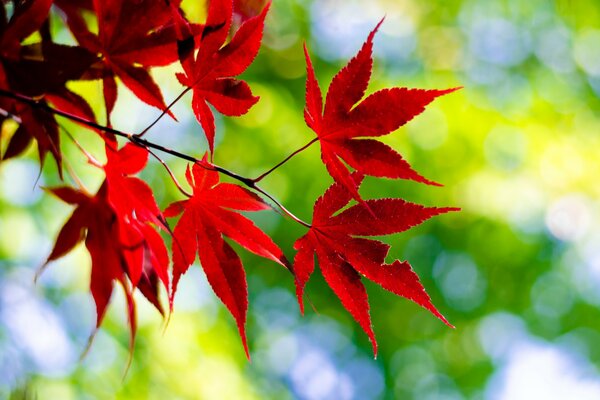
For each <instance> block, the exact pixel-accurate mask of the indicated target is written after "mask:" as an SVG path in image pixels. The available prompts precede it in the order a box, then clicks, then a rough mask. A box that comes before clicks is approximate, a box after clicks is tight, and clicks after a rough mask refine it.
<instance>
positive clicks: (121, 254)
mask: <svg viewBox="0 0 600 400" xmlns="http://www.w3.org/2000/svg"><path fill="white" fill-rule="evenodd" d="M106 148H107V150H106V152H107V159H108V161H107V163H106V165H105V166H104V171H105V172H106V179H105V181H104V182H103V183H102V185H101V187H100V189H99V190H98V192H97V193H96V195H94V196H92V195H90V194H88V193H87V192H86V191H85V190H75V189H73V188H69V187H65V186H63V187H58V188H53V189H47V190H48V191H49V192H50V193H52V194H54V195H55V196H57V197H58V198H60V199H61V200H63V201H64V202H66V203H68V204H72V205H76V206H77V207H76V209H75V210H74V211H73V213H72V214H71V217H70V218H69V219H68V220H67V222H66V223H65V224H64V226H63V227H62V229H61V230H60V232H59V234H58V237H57V239H56V243H55V245H54V248H53V249H52V252H51V253H50V255H49V256H48V259H47V260H46V263H45V264H44V266H42V269H41V270H40V272H41V271H42V270H43V268H45V266H46V265H47V264H48V263H50V262H51V261H54V260H56V259H58V258H60V257H62V256H64V255H65V254H67V253H68V252H69V251H71V250H72V249H73V248H74V247H75V246H76V245H77V244H78V243H79V242H81V241H83V240H85V245H86V247H87V249H88V251H89V253H90V256H91V259H92V273H91V278H90V288H91V292H92V297H93V298H94V301H95V303H96V311H97V319H96V326H97V327H99V326H100V325H101V323H102V320H103V318H104V314H105V311H106V307H107V306H108V303H109V302H110V298H111V295H112V291H113V283H114V282H115V281H117V282H119V283H120V284H121V285H122V286H123V288H124V290H125V294H126V296H127V303H128V310H129V324H130V331H131V342H130V345H131V346H133V341H134V339H135V331H136V322H135V302H134V299H133V288H135V287H137V288H139V289H140V291H141V292H142V294H143V295H144V296H145V297H146V298H147V299H148V300H149V301H150V302H151V303H152V304H153V305H154V306H155V307H156V308H157V309H158V311H159V312H160V313H161V314H163V313H164V311H163V309H162V305H161V304H160V301H159V284H158V283H159V282H162V284H163V285H164V286H165V288H166V289H167V292H168V289H169V276H168V266H169V256H168V253H167V249H166V247H165V245H164V242H163V240H162V238H161V236H160V234H159V233H158V232H157V231H156V230H155V227H160V226H161V224H162V223H163V222H162V221H163V220H162V219H161V218H162V217H161V213H160V209H159V208H158V206H157V205H156V202H155V200H154V196H153V195H152V191H151V189H150V188H149V187H148V185H147V184H146V183H144V182H143V181H141V180H140V179H139V178H136V177H133V176H131V175H132V174H135V173H137V172H139V171H140V170H141V169H143V168H144V166H145V165H146V162H147V159H148V152H147V150H146V149H144V148H142V147H139V146H136V145H133V144H131V143H129V144H126V145H125V146H123V148H122V149H119V150H117V149H116V141H110V140H109V141H108V142H107V143H106Z"/></svg>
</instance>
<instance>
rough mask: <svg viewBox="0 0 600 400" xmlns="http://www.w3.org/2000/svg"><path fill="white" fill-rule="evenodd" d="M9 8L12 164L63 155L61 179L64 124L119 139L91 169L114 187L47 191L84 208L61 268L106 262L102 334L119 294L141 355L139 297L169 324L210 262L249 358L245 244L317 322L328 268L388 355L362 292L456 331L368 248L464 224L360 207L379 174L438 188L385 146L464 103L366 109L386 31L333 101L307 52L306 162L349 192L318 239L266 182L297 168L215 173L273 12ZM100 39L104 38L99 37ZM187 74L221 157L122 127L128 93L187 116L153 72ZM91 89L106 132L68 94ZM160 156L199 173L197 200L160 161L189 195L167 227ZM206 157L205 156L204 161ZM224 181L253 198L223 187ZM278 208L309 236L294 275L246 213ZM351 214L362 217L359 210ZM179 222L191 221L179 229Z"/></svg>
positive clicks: (0, 25) (98, 0)
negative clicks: (188, 277) (86, 84)
mask: <svg viewBox="0 0 600 400" xmlns="http://www.w3.org/2000/svg"><path fill="white" fill-rule="evenodd" d="M7 3H8V2H7V1H3V2H1V3H0V45H1V47H0V123H3V122H4V121H5V120H7V119H12V120H14V121H16V122H17V123H18V124H19V126H18V128H17V129H16V130H15V132H14V133H13V134H12V136H11V137H10V139H9V140H8V141H7V143H6V145H5V146H4V148H5V150H4V152H3V154H2V158H3V159H7V158H11V157H15V156H17V155H19V154H21V153H23V152H24V151H25V150H26V149H27V147H28V146H29V144H30V143H31V142H32V141H35V142H36V143H37V148H38V153H39V158H40V162H41V164H42V165H43V163H44V159H45V157H46V156H47V155H48V154H50V155H51V156H52V157H53V158H54V159H55V161H56V163H57V165H58V169H59V174H60V176H61V178H62V160H63V155H62V153H61V151H60V137H61V134H60V130H59V128H60V125H59V122H58V120H57V116H61V117H65V118H67V119H70V120H72V121H75V122H77V123H79V124H81V125H83V126H86V127H88V128H91V129H92V130H93V131H94V132H96V133H97V134H99V136H100V137H101V138H102V140H103V141H104V147H105V152H106V160H107V161H106V163H105V164H104V165H102V164H100V163H99V162H97V161H95V158H94V157H93V156H92V155H91V154H90V152H88V151H87V150H86V149H83V148H82V147H81V150H82V152H83V153H84V154H85V155H86V157H88V160H89V161H90V163H91V164H93V165H95V166H96V167H98V168H101V169H102V171H103V173H104V174H105V179H104V181H103V183H102V184H101V186H100V188H99V189H98V190H97V192H96V193H95V194H90V193H89V192H88V191H87V190H86V189H84V188H83V185H82V184H80V183H79V179H78V178H77V177H75V176H72V177H73V180H74V181H75V182H76V183H77V186H78V188H73V187H69V186H67V185H64V186H60V187H57V188H52V189H47V190H48V192H50V193H52V194H53V195H55V196H56V197H58V198H59V199H61V200H62V201H64V202H66V203H68V204H70V205H72V206H74V207H75V209H74V211H73V213H72V214H71V216H70V217H69V219H68V220H67V222H66V223H65V224H64V226H63V227H62V229H61V230H60V232H59V234H58V237H57V239H56V243H55V245H54V248H53V250H52V252H51V254H50V255H49V257H48V259H47V263H48V262H51V261H54V260H56V259H58V258H60V257H62V256H63V255H65V254H66V253H68V252H69V251H70V250H71V249H73V248H74V247H75V246H76V245H77V244H78V243H81V242H83V243H85V246H86V248H87V250H88V252H89V254H90V257H91V278H90V290H91V294H92V297H93V299H94V301H95V304H96V309H97V326H100V324H101V322H102V320H103V317H104V315H105V313H106V309H107V306H108V304H109V302H110V298H111V295H112V292H113V288H114V284H115V282H116V283H118V284H119V285H121V286H122V287H123V289H124V291H125V294H126V297H127V304H128V315H129V323H130V330H131V346H133V340H134V337H135V331H136V322H135V321H136V319H135V302H134V297H133V294H134V292H135V291H136V290H139V291H140V292H141V293H142V294H143V295H144V296H145V297H146V298H147V299H148V300H149V301H150V302H151V303H152V304H153V305H154V306H155V307H156V308H157V309H158V311H159V312H160V313H164V312H165V311H164V310H163V307H162V305H161V300H160V298H161V292H166V294H167V296H168V299H169V303H170V307H169V310H168V311H169V312H172V309H173V300H174V296H175V294H176V291H177V285H178V282H179V280H180V279H181V276H182V275H183V274H184V273H185V272H186V271H187V270H188V268H189V267H190V266H191V265H192V264H193V263H194V262H195V260H196V257H197V258H198V259H199V261H200V264H201V266H202V268H203V270H204V272H205V274H206V276H207V279H208V282H209V283H210V285H211V287H212V288H213V290H214V292H215V294H216V295H217V296H218V297H219V298H220V299H221V301H222V302H223V304H224V305H225V307H227V309H228V310H229V311H230V313H231V314H232V315H233V317H234V319H235V321H236V324H237V327H238V330H239V332H240V336H241V338H242V343H243V346H244V349H245V351H246V353H248V345H247V340H246V332H245V325H246V320H247V311H248V286H247V282H246V273H245V270H244V267H243V265H242V261H241V259H240V257H239V255H238V254H237V253H236V251H235V250H234V248H233V247H232V245H231V244H230V242H235V243H237V245H239V246H241V247H242V248H243V249H245V250H247V251H249V252H251V253H254V254H255V255H258V256H260V257H262V258H265V259H267V260H270V261H272V262H275V263H278V264H280V265H282V266H284V267H286V268H287V269H288V270H289V271H291V272H292V273H293V275H294V280H295V284H296V292H297V296H298V301H299V303H300V308H301V310H302V312H303V311H304V307H303V293H304V291H305V286H306V284H307V282H308V280H309V278H310V276H311V275H312V273H313V272H314V270H315V265H316V264H315V256H316V261H317V262H318V266H319V269H320V270H321V272H322V274H323V276H324V278H325V281H326V282H327V283H328V284H329V286H330V287H331V288H332V290H333V292H334V293H335V294H336V296H337V297H338V298H339V299H340V301H341V302H342V305H343V306H344V308H346V309H347V310H348V311H349V312H350V314H351V315H352V316H353V317H354V319H355V320H356V321H357V322H358V323H359V325H360V326H361V327H362V329H363V330H364V331H365V332H366V333H367V335H368V336H369V338H370V339H371V342H372V344H373V351H374V352H375V353H376V351H377V347H376V342H375V335H374V332H373V329H372V326H371V319H370V315H369V302H368V298H367V293H366V290H365V287H364V286H363V283H362V278H366V279H368V280H371V281H373V282H375V283H377V284H378V285H380V286H381V287H383V288H384V289H386V290H388V291H390V292H392V293H394V294H396V295H398V296H402V297H405V298H407V299H409V300H412V301H413V302H415V303H417V304H419V305H421V306H422V307H424V308H426V309H427V310H429V311H430V312H431V313H433V314H434V315H435V316H436V317H438V318H439V319H441V320H442V321H443V322H444V323H446V324H448V325H449V323H448V321H447V320H446V319H445V318H444V317H443V316H442V315H441V314H440V313H439V312H438V311H437V309H436V308H435V307H434V305H433V304H432V302H431V300H430V298H429V296H428V295H427V293H426V292H425V289H424V288H423V286H422V285H421V283H420V281H419V278H418V276H417V275H416V274H415V273H414V272H413V270H412V269H411V267H410V265H409V264H408V263H407V262H404V261H399V260H393V261H392V262H388V261H387V260H386V258H387V254H388V251H389V245H388V244H385V243H383V242H381V241H378V240H375V239H372V238H368V237H371V236H384V235H391V234H395V233H399V232H403V231H405V230H408V229H410V228H411V227H413V226H415V225H418V224H420V223H422V222H424V221H425V220H427V219H429V218H431V217H433V216H435V215H439V214H442V213H446V212H449V211H455V210H456V209H455V208H435V207H424V206H421V205H417V204H413V203H409V202H406V201H404V200H402V199H399V198H383V199H363V198H362V196H361V195H360V193H359V189H360V185H361V182H362V181H363V178H364V176H365V175H370V176H373V177H380V178H392V179H398V178H399V179H410V180H413V181H416V182H420V183H425V184H434V185H436V184H435V183H434V182H432V181H431V180H429V179H426V178H424V177H423V176H422V175H420V174H419V173H417V172H416V171H415V170H414V169H413V168H412V167H411V166H410V165H409V164H408V162H407V161H406V160H404V159H403V158H402V156H401V155H400V154H398V153H397V152H396V151H395V150H394V149H392V148H391V147H389V146H388V145H385V144H383V143H382V142H380V141H378V140H376V138H377V137H380V136H384V135H388V134H390V133H392V132H393V131H395V130H396V129H398V128H399V127H400V126H402V125H404V124H405V123H407V122H408V121H410V120H411V119H412V118H414V117H415V116H416V115H418V114H420V113H421V112H423V111H424V109H425V107H426V106H427V105H428V104H429V103H430V102H432V101H433V100H434V99H436V98H437V97H439V96H441V95H444V94H447V93H450V92H452V91H454V90H455V89H447V90H422V89H407V88H403V87H394V88H388V89H383V90H379V91H377V92H375V93H372V94H370V95H367V96H365V93H366V90H367V87H368V84H369V80H370V77H371V71H372V66H373V56H372V50H373V39H374V37H375V34H376V32H377V30H378V28H379V26H380V25H381V23H382V22H383V21H382V22H380V23H379V24H378V25H377V26H376V27H375V29H374V30H373V31H372V32H371V33H370V34H369V36H368V38H367V40H366V41H365V43H364V44H363V46H362V48H361V49H360V50H359V52H358V53H357V55H356V56H355V57H354V58H352V59H351V60H350V62H349V63H348V64H347V65H346V66H345V67H344V68H342V69H341V71H340V72H339V73H337V74H336V75H335V77H334V78H333V80H332V82H331V84H330V86H329V88H328V90H327V94H326V97H325V100H323V96H322V93H321V89H320V87H319V84H318V82H317V79H316V73H315V70H314V68H313V65H312V61H311V58H310V56H309V53H308V49H307V48H306V46H305V48H304V53H305V57H306V64H307V80H306V107H305V109H304V118H305V121H306V123H307V125H308V127H309V128H310V129H311V130H312V131H314V133H315V134H316V137H315V139H314V140H313V141H312V142H311V143H309V144H308V145H307V146H305V147H303V148H301V149H299V150H297V151H295V152H294V153H292V156H293V155H295V154H297V153H299V152H301V151H302V150H304V149H305V148H306V147H308V146H309V145H310V144H312V143H314V142H317V141H318V142H319V143H320V146H321V159H322V161H323V164H324V167H325V168H326V170H327V171H328V172H329V174H330V175H331V177H332V178H333V180H334V184H333V185H332V186H331V187H330V188H329V189H327V191H326V192H325V193H324V194H323V195H322V196H321V197H320V198H319V199H318V200H317V201H316V203H315V204H314V212H313V220H312V224H310V225H309V224H308V223H306V222H304V221H302V220H300V219H299V218H297V217H296V216H295V215H293V214H292V213H291V212H290V211H289V210H287V209H286V208H285V207H284V206H283V205H282V204H280V203H279V202H278V201H277V200H276V199H275V198H274V197H273V196H271V195H270V194H268V193H267V192H265V191H264V190H263V189H261V188H260V186H258V182H259V181H260V180H262V179H263V178H264V177H266V176H267V175H269V174H270V173H271V172H273V171H274V170H275V169H277V168H278V167H280V166H281V165H283V164H284V163H285V162H286V161H287V160H288V159H289V158H291V156H290V157H288V158H286V159H285V160H284V161H283V162H281V163H280V164H278V165H277V166H276V167H274V168H272V169H271V170H269V171H267V172H265V173H264V174H262V175H260V176H259V177H258V178H255V179H250V178H246V177H243V176H241V175H239V174H237V173H234V172H232V171H229V170H227V169H225V168H223V167H221V166H218V165H216V164H213V163H212V160H213V154H214V151H215V134H216V128H215V122H214V115H213V110H212V109H211V106H212V107H213V108H214V109H216V110H217V111H218V112H220V113H221V114H224V115H226V116H240V115H243V114H245V113H247V112H248V110H249V109H250V108H251V107H252V106H253V105H254V104H256V103H257V102H258V101H259V98H258V97H257V96H255V95H254V94H253V93H252V90H251V88H250V85H249V84H248V83H247V82H245V81H243V80H240V79H239V75H240V74H242V73H243V72H244V71H245V70H246V69H247V68H248V67H249V66H250V64H251V63H252V62H253V60H254V59H255V57H256V56H257V54H258V51H259V49H260V46H261V40H262V36H263V28H264V24H265V18H266V16H267V13H268V10H269V7H270V3H266V2H265V1H264V0H235V1H233V0H210V1H209V3H208V9H207V17H206V20H205V21H201V23H197V22H192V21H189V20H188V19H187V18H186V16H185V13H184V12H183V9H182V8H181V3H182V1H181V0H54V1H52V0H28V1H13V2H12V7H11V8H9V7H6V4H7ZM53 4H54V6H55V7H54V8H53V10H54V11H52V12H51V6H52V5H53ZM7 10H12V12H11V13H9V12H7ZM9 14H10V18H9V17H8V15H9ZM54 18H57V19H59V20H62V21H63V22H64V24H65V26H66V27H67V28H68V29H69V31H70V32H71V34H72V35H73V37H74V38H75V40H76V42H77V45H72V46H68V45H64V44H57V43H55V42H54V41H53V40H52V35H51V30H50V28H49V27H50V19H54ZM94 25H97V29H93V28H92V26H94ZM34 33H37V34H38V35H39V41H37V42H35V43H32V42H34V41H33V40H28V42H27V43H29V44H23V43H24V40H25V39H28V38H30V37H31V35H32V34H34ZM176 62H177V63H179V64H180V66H181V69H182V72H179V73H177V74H176V78H177V79H178V80H179V82H180V83H181V84H182V85H183V86H184V89H183V92H182V93H181V94H180V95H179V96H178V98H177V99H176V100H175V102H176V101H178V100H179V99H180V98H181V97H182V96H183V95H184V94H185V93H186V92H188V91H191V92H192V94H193V95H192V102H191V106H192V110H193V112H194V115H195V116H196V119H197V120H198V122H199V124H200V126H202V128H203V130H204V135H205V137H206V140H207V143H208V151H209V156H207V155H206V154H205V155H204V157H203V158H202V159H200V158H197V156H194V155H188V154H184V153H180V152H178V151H176V150H172V149H168V148H165V147H163V146H161V145H158V144H156V143H154V142H151V141H148V140H146V139H144V138H142V136H143V134H145V133H146V131H147V130H148V129H150V128H151V127H152V126H153V125H154V124H151V125H150V126H149V127H148V128H147V129H145V130H144V131H143V132H142V133H141V134H138V135H132V134H129V133H125V132H122V131H119V130H117V129H115V128H113V127H112V126H111V122H110V115H111V112H112V111H113V109H114V107H115V103H116V100H117V79H118V80H120V81H121V82H122V84H123V85H124V86H125V87H127V88H128V89H129V90H131V91H132V92H133V93H134V94H135V95H136V96H137V97H138V98H139V99H140V100H141V101H143V102H145V103H147V104H148V105H150V106H153V107H156V108H158V109H160V110H161V115H160V116H159V117H158V119H160V118H161V117H162V116H163V115H165V114H169V115H171V116H173V115H172V114H171V111H170V106H167V105H166V104H165V101H164V99H163V96H162V93H161V89H160V87H159V85H158V84H157V83H156V81H155V80H154V79H153V78H152V75H151V69H152V68H154V67H158V66H166V65H170V64H173V63H176ZM77 80H99V81H102V84H103V99H104V110H105V114H106V118H105V119H106V124H105V125H101V124H99V123H98V122H96V117H95V115H94V113H93V112H92V108H91V107H90V105H89V104H88V102H87V101H88V100H87V99H85V98H83V97H82V96H80V95H78V94H76V93H75V92H74V91H72V90H70V89H69V88H68V87H67V84H68V82H70V81H77ZM158 119H157V120H158ZM117 136H119V137H122V138H124V139H125V140H126V144H124V145H119V144H118V142H117V139H116V138H117ZM72 139H73V140H74V141H75V143H76V144H77V145H78V146H80V145H79V144H78V143H77V141H76V140H75V139H74V138H72ZM2 140H4V137H3V138H2ZM199 147H200V146H199ZM151 150H157V151H161V152H166V153H169V154H171V155H174V156H177V157H180V158H182V159H185V160H187V161H189V162H191V164H190V165H189V166H188V168H187V170H186V174H185V177H186V180H187V183H188V185H189V187H190V188H191V193H189V192H188V191H187V190H186V189H185V188H184V187H183V186H182V185H180V184H179V182H178V181H177V178H176V177H175V175H174V174H173V173H172V171H171V170H170V169H169V167H168V166H167V165H166V163H164V161H162V160H161V159H160V158H159V161H161V162H162V163H163V165H165V167H166V169H167V171H168V172H169V174H170V175H171V177H172V178H173V182H174V184H175V185H176V186H177V188H178V189H179V190H180V191H181V192H182V194H183V195H184V196H186V198H185V199H183V200H179V201H175V202H174V203H172V204H171V205H169V206H168V207H167V208H166V210H165V212H164V213H162V212H161V209H160V208H159V206H158V204H157V202H156V200H155V197H154V194H153V191H152V188H151V187H150V186H148V184H146V183H145V182H144V181H143V180H141V179H140V178H138V177H136V174H138V173H140V172H141V171H142V170H143V169H144V168H145V166H146V164H147V162H148V156H149V154H152V155H153V156H155V157H156V158H158V156H156V154H154V152H152V151H151ZM194 153H195V154H202V151H201V150H200V149H197V151H195V152H194ZM70 174H71V175H72V172H70ZM221 175H226V176H228V177H230V178H233V179H235V180H237V181H238V182H239V183H240V184H239V185H238V184H233V183H228V182H221V179H220V176H221ZM242 184H243V185H245V186H246V187H242V186H241V185H242ZM263 197H264V198H266V199H268V200H270V201H271V202H272V203H274V204H275V205H276V206H277V207H278V208H280V209H281V211H282V212H283V213H284V214H287V215H288V216H290V217H291V218H292V219H293V220H294V221H296V222H299V223H301V224H302V225H304V226H305V227H307V228H308V232H307V233H306V234H305V235H304V236H302V237H301V238H300V239H298V240H297V241H296V243H295V245H294V248H295V249H296V250H297V253H296V254H295V257H294V261H293V263H292V264H290V263H289V262H288V260H287V258H286V256H285V254H284V252H283V251H282V250H281V249H280V248H279V246H278V245H277V244H276V243H275V242H274V241H273V240H272V239H271V237H270V236H269V235H267V233H265V232H264V231H263V230H261V229H260V228H259V227H258V226H257V225H256V224H255V223H254V222H253V221H252V220H251V219H249V218H248V217H247V216H246V215H245V213H250V212H255V211H262V210H269V209H271V207H270V206H269V205H268V204H267V203H266V202H265V200H264V199H263ZM352 201H355V203H353V204H351V205H350V206H348V205H349V204H350V203H351V202H352ZM165 217H168V218H175V217H178V218H179V219H178V221H177V222H176V224H175V227H174V229H171V228H170V227H169V225H168V223H167V221H166V220H165ZM161 232H163V234H161ZM167 235H169V236H170V237H171V254H172V263H171V262H170V260H169V255H168V250H167V246H166V245H165V238H166V236H167ZM161 287H162V288H163V289H161Z"/></svg>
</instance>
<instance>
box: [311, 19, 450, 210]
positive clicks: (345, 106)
mask: <svg viewBox="0 0 600 400" xmlns="http://www.w3.org/2000/svg"><path fill="white" fill-rule="evenodd" d="M382 22H383V20H382V21H381V22H379V24H378V25H377V26H376V27H375V29H374V30H373V31H372V32H371V33H370V34H369V37H368V38H367V41H366V42H365V43H364V44H363V46H362V48H361V49H360V51H359V52H358V54H357V55H356V56H355V57H354V58H353V59H352V60H350V62H349V63H348V65H346V66H345V67H344V68H342V70H341V71H340V72H338V74H337V75H336V76H335V77H334V78H333V81H332V82H331V85H330V86H329V90H328V91H327V97H326V99H325V109H324V110H323V99H322V95H321V89H320V88H319V83H318V82H317V79H316V77H315V71H314V69H313V66H312V62H311V59H310V56H309V54H308V50H307V48H306V46H305V47H304V52H305V56H306V65H307V79H306V107H305V109H304V119H305V121H306V124H307V125H308V126H309V127H310V128H311V129H312V130H313V131H314V132H315V133H316V134H317V137H318V139H319V142H320V143H321V158H322V160H323V163H324V164H325V166H326V167H327V171H328V172H329V174H330V175H331V177H332V178H333V179H334V180H335V181H336V182H339V183H341V184H342V185H344V186H345V187H346V188H347V189H348V190H349V191H350V193H352V196H353V197H354V198H355V199H357V200H360V195H359V194H358V190H357V187H356V186H355V184H354V182H353V180H352V179H351V178H350V171H349V170H348V168H347V167H346V165H344V163H343V162H342V160H343V161H344V162H346V163H347V164H348V165H349V166H351V167H352V168H354V169H355V170H356V171H359V172H361V173H363V174H365V175H371V176H377V177H386V178H401V179H411V180H414V181H417V182H422V183H427V184H434V185H435V184H436V183H434V182H432V181H430V180H428V179H426V178H424V177H422V176H421V175H419V174H418V173H417V172H415V171H414V170H413V169H412V167H411V166H410V165H409V164H408V162H406V160H404V159H403V158H402V156H400V154H398V153H397V152H396V151H395V150H393V149H392V148H391V147H389V146H388V145H386V144H383V143H381V142H379V141H377V140H373V139H362V138H364V137H377V136H383V135H387V134H389V133H391V132H393V131H395V130H396V129H398V128H399V127H400V126H402V125H404V124H405V123H407V122H408V121H410V120H411V119H412V118H413V117H415V116H416V115H418V114H420V113H421V112H423V111H424V110H425V106H426V105H427V104H429V103H430V102H432V101H433V100H434V99H435V98H436V97H438V96H441V95H443V94H447V93H450V92H452V91H454V90H456V88H454V89H447V90H422V89H407V88H400V87H395V88H391V89H383V90H380V91H377V92H375V93H373V94H371V95H369V96H367V97H366V98H365V99H364V100H362V101H361V99H363V96H364V95H365V91H366V90H367V86H368V84H369V80H370V77H371V69H372V66H373V57H372V50H373V37H374V36H375V33H376V32H377V29H378V28H379V26H380V25H381V23H382ZM357 103H358V104H357Z"/></svg>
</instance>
